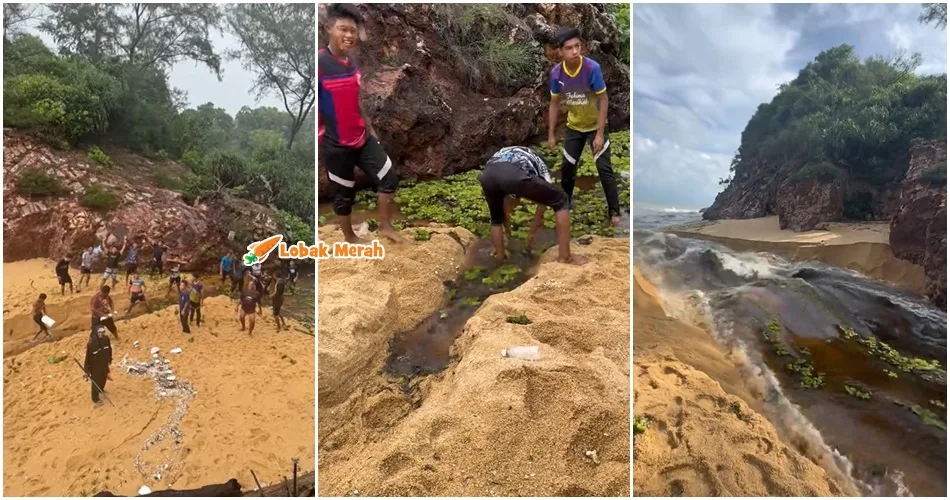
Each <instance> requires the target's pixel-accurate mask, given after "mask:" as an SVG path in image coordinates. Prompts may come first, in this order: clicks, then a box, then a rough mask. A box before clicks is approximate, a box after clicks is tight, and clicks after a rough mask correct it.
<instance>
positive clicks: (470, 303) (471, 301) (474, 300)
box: [462, 297, 482, 307]
mask: <svg viewBox="0 0 950 500" xmlns="http://www.w3.org/2000/svg"><path fill="white" fill-rule="evenodd" d="M481 303H482V299H480V298H478V297H469V298H467V299H465V300H463V301H462V304H463V305H465V307H478V306H479V305H481Z"/></svg>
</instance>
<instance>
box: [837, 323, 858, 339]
mask: <svg viewBox="0 0 950 500" xmlns="http://www.w3.org/2000/svg"><path fill="white" fill-rule="evenodd" d="M839 329H840V330H841V334H842V335H844V338H845V340H851V339H853V338H855V337H857V336H858V334H857V333H856V332H855V331H854V328H851V327H850V326H847V325H845V326H842V327H839Z"/></svg>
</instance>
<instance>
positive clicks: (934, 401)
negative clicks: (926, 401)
mask: <svg viewBox="0 0 950 500" xmlns="http://www.w3.org/2000/svg"><path fill="white" fill-rule="evenodd" d="M930 404H932V405H934V406H936V407H937V408H943V409H946V408H947V405H945V404H944V403H943V401H940V400H938V399H931V400H930Z"/></svg>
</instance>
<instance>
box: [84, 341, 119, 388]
mask: <svg viewBox="0 0 950 500" xmlns="http://www.w3.org/2000/svg"><path fill="white" fill-rule="evenodd" d="M111 364H112V343H111V342H110V341H109V337H107V336H106V329H105V327H102V326H99V327H96V328H94V331H93V333H92V334H91V335H89V342H88V343H87V344H86V362H85V363H84V364H83V368H84V369H85V370H86V374H87V376H86V378H87V379H88V378H89V377H92V381H91V382H92V383H91V384H90V385H91V386H92V402H93V403H95V404H96V405H101V404H102V400H100V399H99V389H102V390H105V388H106V381H107V380H109V365H111ZM97 386H98V387H97Z"/></svg>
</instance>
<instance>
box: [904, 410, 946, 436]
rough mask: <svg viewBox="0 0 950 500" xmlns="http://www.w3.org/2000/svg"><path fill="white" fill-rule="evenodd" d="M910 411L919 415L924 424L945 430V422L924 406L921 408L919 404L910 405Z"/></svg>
mask: <svg viewBox="0 0 950 500" xmlns="http://www.w3.org/2000/svg"><path fill="white" fill-rule="evenodd" d="M910 411H912V412H914V415H917V416H918V417H920V419H921V420H923V421H924V424H926V425H930V426H933V427H937V428H939V429H942V430H944V431H946V430H947V424H946V423H945V422H943V421H942V420H940V417H939V416H937V414H936V413H934V412H932V411H930V410H928V409H926V408H923V407H922V406H920V405H914V406H911V407H910Z"/></svg>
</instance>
